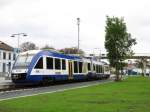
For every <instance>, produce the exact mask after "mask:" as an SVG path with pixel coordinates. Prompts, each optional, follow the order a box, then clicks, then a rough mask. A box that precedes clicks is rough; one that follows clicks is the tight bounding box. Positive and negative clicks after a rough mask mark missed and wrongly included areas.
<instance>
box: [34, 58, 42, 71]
mask: <svg viewBox="0 0 150 112" xmlns="http://www.w3.org/2000/svg"><path fill="white" fill-rule="evenodd" d="M35 69H43V58H42V57H41V58H40V59H39V60H38V62H37V64H36V66H35Z"/></svg>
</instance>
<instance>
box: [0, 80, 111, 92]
mask: <svg viewBox="0 0 150 112" xmlns="http://www.w3.org/2000/svg"><path fill="white" fill-rule="evenodd" d="M106 80H112V79H103V80H90V81H86V80H85V81H83V80H82V81H67V82H66V81H61V82H60V81H59V82H54V83H50V84H45V85H41V84H37V85H32V84H14V83H10V84H7V85H2V86H1V88H0V92H7V91H12V90H25V89H32V88H40V87H49V86H57V85H64V84H71V83H80V82H91V81H106Z"/></svg>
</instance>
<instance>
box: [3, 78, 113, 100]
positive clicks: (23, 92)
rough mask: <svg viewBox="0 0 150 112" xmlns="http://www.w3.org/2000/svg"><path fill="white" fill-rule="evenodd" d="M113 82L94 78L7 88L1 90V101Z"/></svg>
mask: <svg viewBox="0 0 150 112" xmlns="http://www.w3.org/2000/svg"><path fill="white" fill-rule="evenodd" d="M109 82H113V80H110V79H107V80H94V81H84V82H83V81H82V82H74V83H71V82H70V83H63V84H62V83H61V84H60V83H57V84H54V85H51V86H36V87H35V86H34V87H33V86H30V87H23V88H15V89H12V88H11V89H10V88H9V89H5V90H3V91H1V92H0V101H2V100H7V99H12V98H19V97H26V96H33V95H38V94H45V93H54V92H60V91H65V90H70V89H76V88H83V87H88V86H93V85H98V84H103V83H109Z"/></svg>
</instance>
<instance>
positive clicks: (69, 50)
mask: <svg viewBox="0 0 150 112" xmlns="http://www.w3.org/2000/svg"><path fill="white" fill-rule="evenodd" d="M59 52H62V53H64V54H78V48H76V47H71V48H64V49H60V50H59ZM79 54H81V55H83V54H84V51H83V50H81V49H80V50H79Z"/></svg>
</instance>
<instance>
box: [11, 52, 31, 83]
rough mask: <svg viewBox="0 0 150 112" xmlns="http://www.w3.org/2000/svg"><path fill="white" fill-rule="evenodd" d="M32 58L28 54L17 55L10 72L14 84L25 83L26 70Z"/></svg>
mask: <svg viewBox="0 0 150 112" xmlns="http://www.w3.org/2000/svg"><path fill="white" fill-rule="evenodd" d="M33 56H34V55H33V54H30V53H29V52H24V53H20V54H19V55H18V57H17V59H16V61H15V63H14V66H13V68H12V72H11V78H12V81H13V82H14V83H23V82H27V75H28V70H29V66H30V63H31V60H32V58H33Z"/></svg>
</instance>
